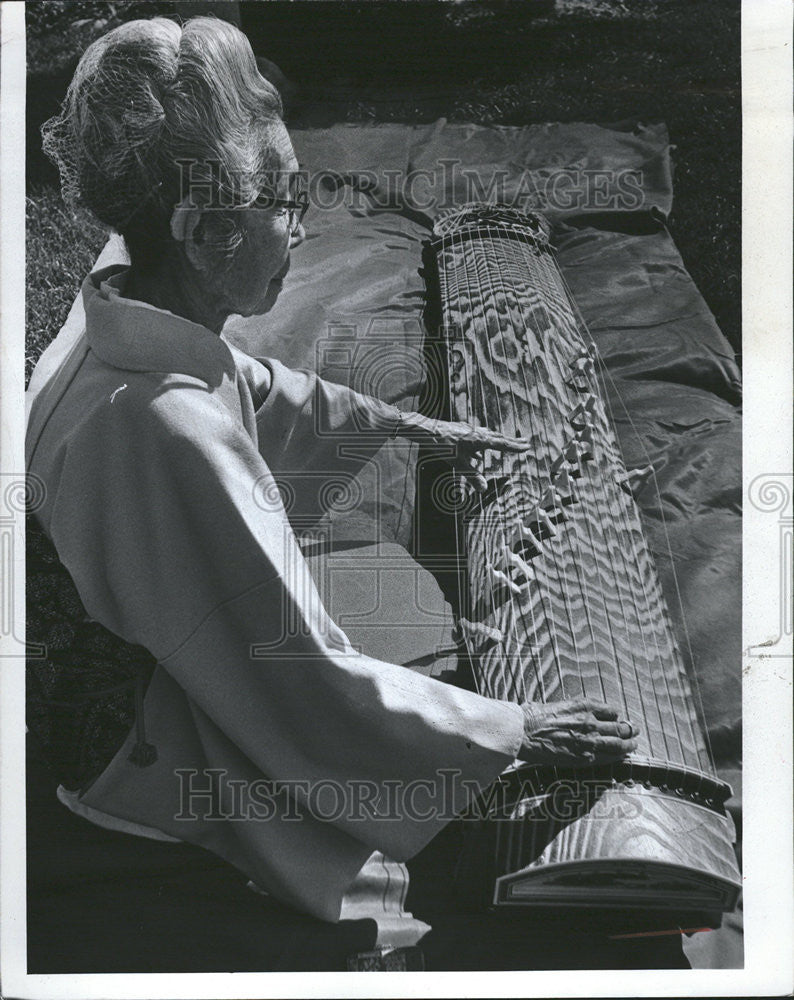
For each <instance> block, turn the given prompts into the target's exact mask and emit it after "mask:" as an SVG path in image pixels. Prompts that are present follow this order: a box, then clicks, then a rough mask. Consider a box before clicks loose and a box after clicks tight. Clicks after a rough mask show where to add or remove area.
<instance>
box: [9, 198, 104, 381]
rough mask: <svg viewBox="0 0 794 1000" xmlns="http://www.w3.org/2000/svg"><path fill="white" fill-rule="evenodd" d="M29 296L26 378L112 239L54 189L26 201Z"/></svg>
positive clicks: (27, 300) (27, 308)
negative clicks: (68, 205)
mask: <svg viewBox="0 0 794 1000" xmlns="http://www.w3.org/2000/svg"><path fill="white" fill-rule="evenodd" d="M25 214H26V224H27V242H26V251H27V299H26V347H25V376H26V380H27V379H29V378H30V374H31V372H32V371H33V366H34V365H35V363H36V361H37V360H38V357H39V355H40V354H41V352H42V351H43V350H44V348H45V347H46V346H47V344H48V343H49V342H50V340H51V339H52V337H53V335H54V334H55V333H57V332H58V329H59V328H60V326H61V325H62V323H63V321H64V320H65V319H66V316H67V314H68V312H69V309H70V308H71V305H72V300H73V299H74V297H75V294H76V293H77V290H78V289H79V288H80V285H81V284H82V282H83V279H84V278H85V276H86V274H88V272H89V271H90V270H91V267H92V265H93V263H94V261H95V260H96V257H97V254H98V253H99V251H100V250H101V249H102V247H103V246H104V244H105V241H106V239H107V231H106V230H105V229H104V228H103V227H101V226H98V225H96V224H93V223H92V222H91V220H90V219H87V218H86V219H78V218H76V217H75V216H74V215H73V214H72V213H71V212H69V211H68V210H67V209H66V207H65V206H64V204H63V201H62V200H61V196H60V192H59V191H58V190H57V189H55V188H52V187H43V188H41V189H39V190H34V191H33V192H32V193H31V194H30V195H29V196H28V198H27V201H26V213H25Z"/></svg>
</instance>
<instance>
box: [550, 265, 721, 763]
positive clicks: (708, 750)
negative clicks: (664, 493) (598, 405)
mask: <svg viewBox="0 0 794 1000" xmlns="http://www.w3.org/2000/svg"><path fill="white" fill-rule="evenodd" d="M560 277H561V280H562V283H563V286H564V288H565V291H566V294H567V298H568V300H569V302H570V303H571V306H572V308H573V309H574V310H575V311H576V313H577V314H578V316H579V318H580V322H581V323H582V324H583V325H584V319H583V318H582V316H581V311H580V310H579V307H578V305H577V303H576V300H575V299H574V298H573V294H572V292H571V290H570V287H569V286H568V283H567V281H566V279H565V276H564V275H563V274H562V272H561V271H560ZM596 359H597V362H598V367H599V372H600V373H601V379H600V381H601V385H602V392H603V395H604V400H605V402H606V405H607V407H608V409H609V413H610V418H611V419H612V422H613V424H615V426H617V424H616V422H615V415H614V412H613V411H612V406H611V403H610V397H609V395H608V393H607V389H606V380H607V379H608V380H609V383H610V385H611V387H612V389H613V391H614V393H615V396H616V398H617V399H618V401H619V403H620V405H621V408H622V410H623V412H624V413H625V415H626V418H627V420H628V422H629V425H630V427H631V429H632V432H633V433H634V435H635V437H636V439H637V441H638V443H639V445H640V448H641V449H642V452H643V455H644V457H645V459H646V461H647V463H648V464H649V465H650V466H651V468H652V469H653V472H652V478H653V482H654V490H655V493H656V497H657V499H658V502H659V510H660V513H661V519H662V528H663V534H664V537H665V543H666V547H667V550H668V554H669V558H670V569H671V572H672V576H673V582H674V584H675V588H676V596H677V599H678V603H679V609H680V613H681V620H682V624H683V627H684V636H685V640H686V644H687V649H688V653H689V658H690V664H692V663H693V662H694V659H693V656H692V648H691V644H690V640H689V631H688V628H687V625H686V619H685V616H684V611H683V600H682V598H681V591H680V588H679V584H678V575H677V573H676V571H675V563H674V561H673V556H672V549H671V546H670V538H669V533H668V529H667V522H666V519H665V515H664V504H663V502H662V498H661V494H660V492H659V486H658V480H657V477H656V470H655V467H654V465H653V462H652V460H651V457H650V454H649V452H648V450H647V447H646V445H645V441H644V440H643V438H642V436H641V435H640V433H639V431H638V430H637V427H636V425H635V423H634V421H633V420H632V417H631V414H630V413H629V411H628V409H627V407H626V405H625V403H624V401H623V397H622V396H621V394H620V391H619V390H618V387H617V385H616V383H615V380H614V379H613V378H612V375H611V373H610V372H609V369H608V368H607V367H606V365H605V364H604V362H603V359H602V358H601V357H600V355H597V358H596ZM644 589H645V587H644V582H643V590H644ZM645 600H646V605H647V604H648V596H647V594H645ZM661 607H664V603H663V602H662V604H661ZM667 631H668V633H669V642H670V643H671V645H672V647H673V650H674V651H675V638H674V635H673V632H672V629H671V628H670V626H669V622H668V630H667ZM662 673H663V675H664V680H665V685H666V687H667V692H668V699H669V700H670V701H671V704H672V697H671V692H670V687H669V679H668V677H667V671H662ZM689 675H690V676H689V678H688V679H689V680H690V687H691V688H692V689H693V690H694V693H695V695H696V697H697V699H698V703H699V707H700V712H701V721H702V722H703V723H704V724H703V727H702V728H703V733H704V737H705V751H706V755H707V758H708V764H709V766H710V768H711V769H712V770H713V769H714V758H713V754H712V750H711V744H710V740H709V734H708V727H707V726H706V725H705V713H704V712H703V702H702V697H701V693H700V687H699V685H698V683H697V677H696V676H695V674H694V671H693V670H691V669H690V671H689ZM678 684H679V687H680V695H681V700H682V704H683V703H684V702H685V699H686V692H685V690H684V687H683V683H682V681H681V678H680V675H679V677H678ZM677 714H678V713H677V712H676V711H675V710H674V709H673V719H674V721H675V726H676V731H677V732H678V722H677ZM684 714H685V715H687V717H688V721H689V729H690V733H691V735H692V738H693V744H694V746H695V748H696V751H697V752H698V759H700V753H699V747H700V745H701V740H700V739H698V737H697V735H696V733H695V730H694V727H693V725H692V720H691V718H689V716H688V713H684ZM679 739H680V734H679Z"/></svg>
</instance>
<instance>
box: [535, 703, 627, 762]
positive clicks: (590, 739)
mask: <svg viewBox="0 0 794 1000" xmlns="http://www.w3.org/2000/svg"><path fill="white" fill-rule="evenodd" d="M521 709H522V711H523V713H524V741H523V744H522V747H521V752H520V753H519V755H518V756H519V758H520V759H521V760H523V761H525V762H526V763H528V764H538V765H551V766H555V765H556V766H559V767H576V766H579V767H582V766H590V765H593V764H611V763H614V762H615V761H618V760H621V759H622V758H623V757H625V756H626V755H627V754H629V753H631V752H632V751H633V750H636V749H637V741H636V739H634V737H635V736H636V735H637V734H638V732H639V730H638V729H637V728H636V727H635V726H633V725H632V724H631V723H630V722H627V721H626V720H625V719H622V720H618V712H617V711H616V710H615V709H613V708H610V706H609V705H605V704H604V703H603V702H599V701H589V700H586V699H581V700H573V701H556V702H549V703H548V704H544V703H541V702H537V701H525V702H524V703H523V704H522V705H521Z"/></svg>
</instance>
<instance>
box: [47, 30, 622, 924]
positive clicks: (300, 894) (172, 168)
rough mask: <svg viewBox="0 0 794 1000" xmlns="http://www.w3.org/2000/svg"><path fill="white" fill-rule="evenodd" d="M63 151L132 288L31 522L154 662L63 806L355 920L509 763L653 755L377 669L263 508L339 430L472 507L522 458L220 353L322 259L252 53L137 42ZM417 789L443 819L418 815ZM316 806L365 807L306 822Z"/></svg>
mask: <svg viewBox="0 0 794 1000" xmlns="http://www.w3.org/2000/svg"><path fill="white" fill-rule="evenodd" d="M45 145H46V148H47V149H48V150H49V151H50V152H51V153H52V154H53V155H54V156H55V157H56V158H57V159H58V161H59V165H60V166H61V170H62V175H63V180H64V183H65V187H66V189H67V193H71V194H73V195H77V196H79V200H80V201H81V202H82V203H83V204H84V205H85V206H87V207H88V208H89V209H91V211H92V212H93V213H94V214H95V215H96V216H97V217H98V218H99V219H100V220H101V221H102V222H104V223H106V224H107V225H109V226H111V227H113V228H114V229H115V230H117V231H118V232H119V233H121V234H122V235H123V237H124V240H125V241H126V245H127V248H128V250H129V255H130V260H131V264H130V266H128V267H127V266H113V267H109V268H106V269H104V270H99V271H96V272H94V273H92V274H90V275H89V276H88V278H87V279H86V281H85V284H84V286H83V301H84V305H85V317H86V321H85V332H84V335H83V336H81V337H80V338H79V340H78V341H77V342H76V343H75V345H74V347H73V348H72V350H71V352H70V353H69V355H68V356H67V357H66V358H65V359H63V361H62V363H61V365H60V367H59V368H58V370H57V372H56V373H55V374H54V376H53V377H52V378H50V379H49V381H48V382H47V383H46V385H45V386H44V388H43V389H42V390H41V392H40V393H39V394H38V396H37V397H36V399H35V401H34V403H33V407H32V411H31V415H30V421H29V430H28V441H27V446H28V456H29V457H28V461H29V468H30V470H31V472H33V473H35V474H37V475H38V476H40V477H41V479H42V480H43V482H44V483H45V485H46V500H45V503H44V505H43V506H42V507H41V508H40V510H39V511H38V517H39V519H40V522H41V524H42V526H43V528H44V530H45V532H46V534H47V535H48V536H49V537H50V538H51V539H52V541H53V542H54V544H55V546H56V548H57V551H58V553H59V556H60V558H61V560H62V561H63V563H64V564H65V566H66V567H67V568H68V570H69V572H70V573H71V575H72V577H73V579H74V582H75V584H76V586H77V589H78V591H79V593H80V596H81V598H82V600H83V602H84V605H85V608H86V610H87V612H88V614H89V615H90V616H91V617H92V618H94V619H96V620H97V621H99V622H101V623H102V624H104V625H105V626H107V628H109V629H110V630H112V631H113V632H114V633H116V634H117V635H119V636H121V637H122V638H124V639H126V640H128V641H129V642H132V643H136V644H139V645H141V646H143V647H145V649H147V650H148V651H149V652H150V653H151V654H152V656H153V657H154V658H155V659H156V661H157V664H158V666H157V668H156V670H155V672H154V675H153V677H152V680H151V683H150V685H149V687H148V690H147V693H146V699H145V716H146V728H147V740H146V741H142V740H141V738H140V733H139V734H138V736H137V737H136V734H135V732H133V733H131V734H130V735H129V737H128V739H127V742H126V744H125V745H124V746H123V747H121V748H120V750H119V751H118V753H117V754H116V755H115V757H114V758H113V760H112V761H111V763H110V764H109V766H108V767H107V768H106V769H105V770H104V771H103V772H102V773H101V774H100V775H99V776H98V777H97V778H96V780H94V781H93V782H92V783H91V784H90V786H89V787H87V788H83V789H81V790H80V791H79V792H78V793H76V794H74V795H72V796H68V795H64V796H63V797H64V800H65V801H67V802H68V804H69V805H70V806H71V808H73V809H74V810H75V811H77V812H79V813H81V814H82V815H84V816H87V817H88V818H89V819H92V820H94V821H96V822H99V823H104V824H106V825H110V826H115V827H116V828H118V829H123V830H128V831H132V832H136V833H139V834H143V835H147V836H152V837H159V838H161V839H162V838H165V839H168V838H177V839H180V840H184V841H189V842H192V843H195V844H199V845H201V846H203V847H205V848H208V849H210V850H212V851H214V852H216V853H217V854H219V855H221V856H222V857H224V858H225V859H227V860H228V861H229V862H231V863H232V864H233V865H235V866H236V867H237V868H239V869H240V870H242V871H243V872H245V873H246V874H247V875H248V877H249V878H250V879H251V880H252V881H253V882H254V883H255V884H256V885H257V886H259V887H260V888H262V889H263V890H265V891H267V892H269V893H272V894H273V895H275V896H277V897H278V898H280V899H281V900H283V901H285V902H287V903H290V904H292V905H294V906H296V907H298V908H300V909H302V910H304V911H308V912H310V913H312V914H314V915H316V916H318V917H320V918H323V919H325V920H329V921H336V920H339V919H340V917H344V916H346V915H350V914H351V913H352V912H354V911H353V910H352V909H351V908H350V905H349V901H350V900H351V899H352V898H354V897H355V896H356V893H357V890H356V885H357V884H358V881H359V880H360V879H361V877H362V876H361V874H360V873H362V871H363V870H365V869H366V866H367V864H368V863H370V864H371V861H372V858H378V859H381V861H380V863H382V864H386V861H385V860H383V859H385V858H393V859H398V860H400V861H401V860H404V859H407V858H410V857H412V856H413V855H414V854H415V853H416V852H417V851H419V850H420V849H421V848H422V847H424V846H425V845H426V844H427V843H428V842H429V841H430V840H431V838H432V837H433V836H434V835H435V834H436V833H437V832H438V831H439V830H440V829H441V828H442V827H443V826H444V824H445V823H447V822H448V821H449V819H450V817H451V816H454V815H455V814H456V813H458V812H459V811H460V810H461V808H463V806H464V805H465V804H466V801H467V794H466V793H468V794H471V792H472V791H474V790H478V789H484V788H485V787H486V786H488V785H489V783H491V782H492V781H493V780H494V779H495V778H496V777H497V776H498V775H499V774H500V772H501V771H503V770H504V768H505V767H506V766H507V765H509V764H511V763H512V762H513V761H514V760H515V759H516V758H520V759H521V760H524V761H529V762H548V763H554V764H557V763H559V764H562V765H565V764H575V763H581V762H598V761H608V760H613V759H616V758H619V757H621V756H623V755H625V754H626V753H628V752H629V751H630V750H631V749H633V748H634V746H635V744H634V742H633V740H632V739H631V737H632V735H633V733H632V729H631V726H630V725H629V724H628V723H627V722H624V721H619V720H618V718H617V714H616V713H615V712H613V711H612V710H611V709H609V708H608V707H607V706H604V705H599V704H590V703H570V702H561V703H559V704H557V705H555V706H543V705H537V704H533V705H531V706H530V705H524V706H519V705H515V704H508V703H506V702H500V701H495V700H489V699H486V698H483V697H480V696H479V695H477V694H474V693H471V692H469V691H465V690H460V689H457V688H455V687H453V686H451V685H448V684H443V683H441V682H439V681H436V680H433V679H430V678H427V677H425V676H422V675H420V674H417V673H414V672H412V671H410V670H407V669H405V668H403V667H399V666H396V665H394V664H391V663H385V662H381V661H378V660H374V659H372V658H369V657H367V656H365V655H363V654H361V653H358V652H356V651H355V650H354V649H353V647H352V646H351V644H350V642H349V641H348V639H347V637H346V636H345V635H344V633H343V632H342V631H341V630H340V629H339V628H338V627H337V626H336V625H335V624H334V623H333V622H332V621H331V620H329V618H328V615H327V613H326V611H325V609H324V608H323V606H322V603H321V602H320V600H319V598H318V596H317V591H316V589H315V587H314V584H313V582H312V580H311V577H310V575H309V571H308V569H307V566H306V563H305V561H304V557H303V555H302V553H301V549H300V547H299V546H298V544H297V542H296V538H295V536H294V535H293V533H292V530H291V529H290V525H289V522H288V519H287V517H286V514H285V511H284V509H283V507H282V506H281V505H280V504H279V503H273V504H270V505H263V504H262V503H261V502H257V497H261V496H262V494H263V491H264V492H265V493H269V491H268V489H267V487H268V486H269V485H272V484H273V479H272V475H273V473H274V472H275V473H277V472H278V470H279V468H280V467H281V466H282V464H283V463H291V464H292V467H295V466H296V465H299V466H302V467H304V468H311V467H314V468H322V465H321V463H322V461H323V459H322V455H323V449H324V448H325V449H328V448H330V445H329V443H328V439H327V436H318V435H317V434H316V433H315V427H316V426H317V425H318V424H323V425H324V426H326V427H330V428H332V429H336V430H345V429H348V430H349V429H356V428H360V429H362V430H366V431H368V432H369V433H371V434H375V435H377V434H380V435H381V436H382V437H383V439H384V440H385V439H387V438H388V437H389V436H392V435H395V434H397V435H404V436H406V437H408V438H410V439H412V440H425V441H430V442H440V443H445V444H454V445H457V446H458V453H459V456H458V461H459V463H463V464H464V465H465V464H466V463H468V467H470V472H471V477H472V480H473V483H474V486H475V487H481V486H482V485H483V484H482V480H481V477H479V476H478V473H477V468H476V459H477V455H478V453H479V452H480V451H482V450H483V449H485V448H493V449H508V448H509V449H524V448H526V447H527V444H526V442H523V441H516V440H514V439H513V440H507V439H505V438H504V437H502V436H501V435H499V434H495V433H492V432H489V431H486V430H477V429H474V428H471V427H469V426H467V425H464V424H458V423H445V422H441V421H431V420H429V419H427V418H425V417H423V416H422V415H420V414H418V413H400V412H399V411H398V410H397V409H396V408H394V407H392V406H390V405H387V404H385V403H382V402H380V401H378V400H376V399H373V398H371V397H367V396H364V395H360V394H358V393H356V392H354V391H352V390H350V389H349V388H347V387H344V386H341V385H336V384H332V383H328V382H325V381H323V380H321V379H320V378H318V377H316V376H315V375H313V374H311V373H308V372H302V371H301V372H298V371H290V370H287V369H286V368H285V367H284V366H283V365H281V364H279V363H278V362H277V361H275V360H268V359H265V358H258V359H255V358H252V357H248V356H246V355H244V354H243V353H241V352H240V351H239V350H237V349H236V348H235V347H233V346H232V345H231V344H230V343H228V342H227V340H226V339H225V338H224V335H223V328H224V323H225V321H226V319H227V317H229V316H230V315H231V314H243V315H248V316H250V315H255V314H256V315H258V314H264V313H266V312H267V311H268V309H269V308H270V306H271V305H272V303H273V302H274V301H275V299H276V297H277V296H278V294H279V290H280V288H281V283H282V279H283V278H284V276H285V274H286V272H287V270H288V268H289V262H290V253H291V252H292V251H293V250H294V249H295V248H297V247H298V246H299V244H300V243H301V241H302V240H303V238H304V231H303V229H302V226H301V221H302V216H303V212H304V209H305V207H306V201H305V196H303V195H301V193H300V191H298V190H297V188H296V179H297V162H296V159H295V155H294V153H293V150H292V146H291V144H290V140H289V136H288V134H287V131H286V129H285V127H284V125H283V123H282V121H281V118H280V102H279V97H278V94H277V93H276V91H275V90H274V89H273V87H272V86H271V85H270V84H269V83H268V82H267V81H266V80H264V79H263V78H262V77H261V76H260V74H259V73H258V71H257V65H256V62H255V59H254V56H253V53H252V51H251V49H250V46H249V44H248V42H247V40H246V39H245V37H244V36H243V35H242V34H241V33H240V32H239V31H238V30H237V29H236V28H233V27H231V26H230V25H227V24H225V23H223V22H220V21H214V20H210V19H202V18H197V19H195V20H191V21H189V22H188V23H186V24H185V25H184V26H182V27H180V26H178V25H177V24H176V23H174V22H172V21H170V20H162V19H153V20H150V21H135V22H132V23H129V24H126V25H123V26H122V27H119V28H117V29H116V30H114V31H112V32H110V33H109V34H108V35H106V36H105V37H104V38H102V39H100V40H99V41H97V42H96V43H94V45H92V46H91V47H90V48H89V49H88V51H87V52H86V53H85V55H84V56H83V59H82V60H81V62H80V65H79V66H78V68H77V71H76V74H75V77H74V80H73V82H72V84H71V87H70V89H69V92H68V94H67V97H66V100H65V102H64V107H63V110H62V113H61V116H60V117H59V118H58V119H57V120H54V121H53V122H51V123H49V124H48V126H47V127H46V128H45ZM263 322H266V320H265V321H263ZM263 484H264V489H263ZM270 495H272V493H271V494H270ZM285 620H289V621H293V622H297V623H298V625H299V627H298V628H294V629H289V630H286V631H282V630H281V623H282V622H283V621H285ZM253 647H258V648H259V649H260V650H264V653H262V654H260V655H252V649H253ZM155 748H156V749H155ZM450 774H454V775H456V776H457V778H458V779H459V780H457V781H450V780H448V776H449V775H450ZM417 783H424V784H423V787H425V788H426V789H430V791H428V795H429V796H430V801H431V805H432V808H431V809H428V808H427V807H426V806H427V803H424V802H423V804H422V807H421V808H420V807H419V806H418V805H417V804H416V803H415V802H414V805H416V808H411V807H410V804H409V803H408V800H407V799H403V798H401V796H400V795H399V794H397V793H399V790H400V789H406V788H411V787H416V786H417ZM319 786H323V787H325V788H326V789H327V788H333V789H334V790H338V791H340V793H341V794H342V795H343V797H344V796H348V797H349V800H350V803H349V804H350V808H345V809H342V810H338V809H336V810H332V811H331V810H328V809H327V808H326V809H325V812H322V810H320V809H318V808H310V805H311V803H313V802H314V803H315V804H317V802H319V800H318V799H317V797H316V796H313V790H315V789H317V788H318V787H319ZM186 788H187V795H186ZM241 790H244V792H245V801H246V802H247V804H248V808H247V811H245V819H246V821H245V822H237V821H235V820H239V819H242V818H243V816H241V814H240V809H239V808H236V807H239V803H240V802H242V801H243V798H235V796H238V795H241V794H242V793H241ZM210 801H211V803H212V808H211V809H210V808H209V807H208V803H209V802H210ZM407 803H408V804H407ZM321 812H322V814H320V813H321ZM296 818H298V819H299V820H300V821H299V822H296V821H295V820H296ZM359 898H360V894H359Z"/></svg>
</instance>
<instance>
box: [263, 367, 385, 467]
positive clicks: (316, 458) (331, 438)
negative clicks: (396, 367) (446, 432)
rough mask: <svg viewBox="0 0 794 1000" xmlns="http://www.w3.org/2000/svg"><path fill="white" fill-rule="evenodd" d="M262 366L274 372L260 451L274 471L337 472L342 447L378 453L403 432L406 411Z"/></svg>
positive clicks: (300, 373)
mask: <svg viewBox="0 0 794 1000" xmlns="http://www.w3.org/2000/svg"><path fill="white" fill-rule="evenodd" d="M257 360H258V361H260V362H261V363H262V364H263V365H264V366H265V367H266V368H267V369H268V370H269V372H270V382H269V386H268V387H267V389H266V391H264V392H263V393H262V394H263V395H264V397H265V398H264V401H263V402H262V404H261V406H260V407H259V408H258V410H257V411H256V423H257V430H258V433H259V450H260V452H261V454H262V456H263V458H264V459H265V461H266V462H267V463H268V465H269V467H270V468H271V469H274V470H278V471H279V472H282V471H290V472H292V471H302V470H304V469H312V468H317V467H318V465H319V466H320V467H322V468H323V469H327V470H328V471H333V470H334V469H335V467H336V464H337V463H338V450H337V449H338V446H339V445H340V444H342V443H344V442H348V443H350V442H355V444H356V445H358V446H359V447H360V446H361V445H362V444H363V445H365V447H366V448H370V449H371V450H372V451H373V452H374V451H375V450H376V449H377V448H378V447H379V446H380V445H382V444H383V443H384V442H385V441H386V440H388V439H389V438H390V437H391V436H392V435H393V434H394V432H395V430H396V429H397V427H398V424H399V420H400V410H399V409H398V407H396V406H394V405H392V404H391V403H385V402H384V401H383V400H381V399H378V398H377V397H375V396H367V395H364V394H363V393H360V392H357V391H356V390H355V389H351V388H350V387H349V386H346V385H341V384H339V383H336V382H329V381H327V380H326V379H323V378H320V376H319V375H316V374H314V372H310V371H305V370H302V369H301V370H294V369H290V368H286V367H285V366H284V365H282V364H281V362H279V361H275V360H273V359H270V358H258V359H257ZM347 461H348V462H349V459H348V460H347ZM361 461H364V458H363V457H362V459H361Z"/></svg>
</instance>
